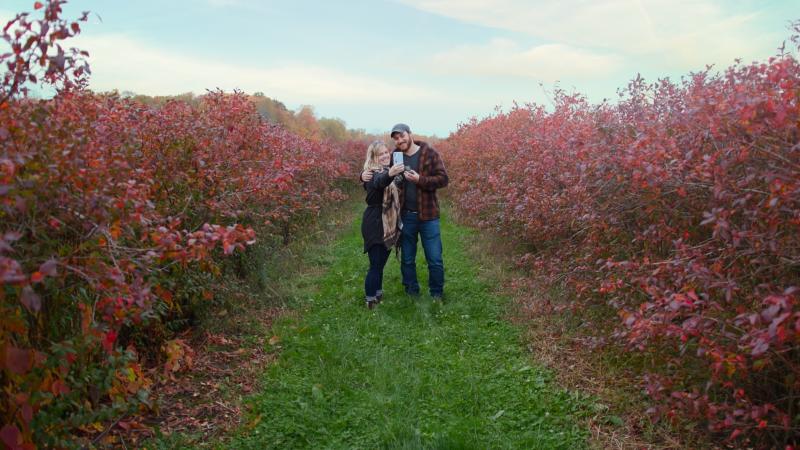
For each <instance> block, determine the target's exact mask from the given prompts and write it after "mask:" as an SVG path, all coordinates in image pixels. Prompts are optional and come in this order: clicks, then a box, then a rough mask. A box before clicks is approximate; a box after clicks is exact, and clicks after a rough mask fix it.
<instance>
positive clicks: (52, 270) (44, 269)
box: [39, 259, 58, 277]
mask: <svg viewBox="0 0 800 450" xmlns="http://www.w3.org/2000/svg"><path fill="white" fill-rule="evenodd" d="M57 267H58V263H57V262H56V260H55V259H48V260H47V261H45V262H43V263H42V265H41V266H39V272H41V273H43V274H44V275H47V276H48V277H54V276H56V275H57V271H56V268H57Z"/></svg>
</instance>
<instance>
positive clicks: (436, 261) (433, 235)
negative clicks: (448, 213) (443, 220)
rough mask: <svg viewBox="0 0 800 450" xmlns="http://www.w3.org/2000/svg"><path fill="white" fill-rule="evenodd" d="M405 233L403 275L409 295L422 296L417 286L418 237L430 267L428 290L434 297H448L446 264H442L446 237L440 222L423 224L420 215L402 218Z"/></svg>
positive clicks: (401, 266)
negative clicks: (445, 280)
mask: <svg viewBox="0 0 800 450" xmlns="http://www.w3.org/2000/svg"><path fill="white" fill-rule="evenodd" d="M402 220H403V231H402V233H401V235H400V249H401V250H402V258H401V260H400V272H401V273H402V275H403V286H405V288H406V292H407V293H409V294H419V283H418V282H417V263H416V260H417V235H419V236H420V238H421V239H422V250H423V251H424V252H425V260H426V261H427V263H428V289H429V290H430V294H431V295H432V296H440V295H442V293H444V261H443V260H442V235H441V233H440V231H439V219H433V220H419V218H418V217H417V214H416V213H410V212H404V213H403V214H402Z"/></svg>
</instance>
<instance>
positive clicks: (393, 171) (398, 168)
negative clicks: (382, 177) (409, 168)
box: [389, 164, 405, 177]
mask: <svg viewBox="0 0 800 450" xmlns="http://www.w3.org/2000/svg"><path fill="white" fill-rule="evenodd" d="M403 170H405V166H404V165H402V164H395V165H393V166H392V167H391V168H390V169H389V176H390V177H393V176H395V175H399V174H401V173H403Z"/></svg>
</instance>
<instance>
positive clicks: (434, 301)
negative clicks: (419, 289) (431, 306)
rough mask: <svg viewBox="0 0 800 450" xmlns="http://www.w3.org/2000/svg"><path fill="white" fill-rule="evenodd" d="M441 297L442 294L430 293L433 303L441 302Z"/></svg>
mask: <svg viewBox="0 0 800 450" xmlns="http://www.w3.org/2000/svg"><path fill="white" fill-rule="evenodd" d="M442 297H443V296H442V294H435V295H431V300H433V303H442V302H443V300H442Z"/></svg>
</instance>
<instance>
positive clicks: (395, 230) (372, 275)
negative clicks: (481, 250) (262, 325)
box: [361, 123, 448, 309]
mask: <svg viewBox="0 0 800 450" xmlns="http://www.w3.org/2000/svg"><path fill="white" fill-rule="evenodd" d="M390 135H391V137H392V140H393V141H394V144H395V147H396V148H395V150H394V152H390V151H389V149H388V147H386V144H384V143H383V142H382V141H375V142H373V143H372V144H370V145H369V147H368V148H367V157H366V161H364V171H363V172H362V173H361V182H362V183H363V184H364V188H365V189H366V191H367V209H366V210H365V211H364V217H363V220H362V222H361V235H362V236H363V237H364V253H367V254H368V255H369V271H368V272H367V277H366V279H365V280H364V290H365V294H366V297H365V299H366V303H367V307H368V308H370V309H372V308H373V307H374V306H375V305H377V304H378V303H380V301H381V298H382V297H383V289H382V285H383V268H384V266H386V261H387V260H388V259H389V252H390V251H391V249H392V247H398V248H399V249H400V252H401V255H402V256H401V258H400V271H401V273H402V276H403V286H404V287H405V290H406V293H407V294H409V295H412V296H417V295H419V283H418V282H417V265H416V262H415V261H416V258H417V236H419V237H420V238H421V240H422V249H423V250H424V251H425V260H426V261H427V262H428V287H429V290H430V294H431V297H432V298H433V299H434V301H438V300H441V299H442V294H443V293H444V262H443V261H442V239H441V234H440V233H439V201H438V199H437V198H436V189H440V188H443V187H445V186H447V182H448V178H447V171H446V170H445V168H444V162H442V158H441V157H440V156H439V154H438V153H437V152H436V150H434V149H433V148H432V147H431V146H429V145H428V144H427V143H425V142H422V141H415V140H414V139H413V138H412V136H411V129H410V128H409V127H408V125H406V124H403V123H399V124H397V125H395V126H394V127H393V128H392V131H391V134H390Z"/></svg>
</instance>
